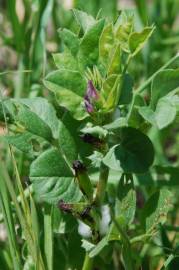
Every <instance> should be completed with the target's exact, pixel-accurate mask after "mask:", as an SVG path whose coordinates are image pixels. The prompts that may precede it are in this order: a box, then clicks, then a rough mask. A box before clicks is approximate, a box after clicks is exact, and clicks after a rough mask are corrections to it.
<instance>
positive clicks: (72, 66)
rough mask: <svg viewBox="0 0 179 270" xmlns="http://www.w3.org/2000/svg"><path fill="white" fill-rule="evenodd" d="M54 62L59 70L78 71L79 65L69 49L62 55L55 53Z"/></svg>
mask: <svg viewBox="0 0 179 270" xmlns="http://www.w3.org/2000/svg"><path fill="white" fill-rule="evenodd" d="M53 60H54V62H55V65H56V67H57V68H58V69H69V70H78V63H77V60H76V59H75V58H74V56H73V55H72V54H71V52H70V51H69V49H65V50H64V52H62V53H54V54H53Z"/></svg>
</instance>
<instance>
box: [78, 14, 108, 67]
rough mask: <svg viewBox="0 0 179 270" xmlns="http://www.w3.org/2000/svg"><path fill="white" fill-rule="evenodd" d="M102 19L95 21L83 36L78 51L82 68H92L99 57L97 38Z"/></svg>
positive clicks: (102, 22) (102, 25)
mask: <svg viewBox="0 0 179 270" xmlns="http://www.w3.org/2000/svg"><path fill="white" fill-rule="evenodd" d="M104 22H105V21H104V19H101V20H99V21H97V22H96V23H95V24H94V25H93V26H92V27H91V28H90V29H89V30H88V31H87V32H86V33H85V35H84V36H83V38H82V40H81V43H80V49H79V54H78V57H79V63H80V64H81V65H82V67H87V66H89V67H92V66H93V65H95V64H96V63H97V60H98V56H99V38H100V35H101V32H102V30H103V27H104Z"/></svg>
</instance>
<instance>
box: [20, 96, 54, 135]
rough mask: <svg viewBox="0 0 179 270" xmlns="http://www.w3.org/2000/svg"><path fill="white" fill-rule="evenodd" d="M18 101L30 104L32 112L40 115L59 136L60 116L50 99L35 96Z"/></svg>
mask: <svg viewBox="0 0 179 270" xmlns="http://www.w3.org/2000/svg"><path fill="white" fill-rule="evenodd" d="M18 101H19V102H20V103H22V104H25V105H26V106H28V107H29V109H30V110H31V111H32V112H34V113H35V114H36V115H37V116H39V118H41V119H42V121H44V122H45V123H46V124H47V125H48V126H49V127H50V128H51V131H52V133H53V136H54V138H58V118H57V115H56V111H55V109H54V107H53V106H52V105H51V104H50V103H49V102H48V100H46V99H45V98H41V97H35V98H23V99H20V100H18Z"/></svg>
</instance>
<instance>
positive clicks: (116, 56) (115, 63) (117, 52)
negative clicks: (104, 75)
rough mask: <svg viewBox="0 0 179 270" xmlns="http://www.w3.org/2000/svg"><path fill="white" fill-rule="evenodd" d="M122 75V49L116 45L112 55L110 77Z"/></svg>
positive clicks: (109, 69)
mask: <svg viewBox="0 0 179 270" xmlns="http://www.w3.org/2000/svg"><path fill="white" fill-rule="evenodd" d="M120 73H121V47H120V45H115V46H114V47H113V49H112V51H111V53H110V63H109V68H108V75H111V74H120Z"/></svg>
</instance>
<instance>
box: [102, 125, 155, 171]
mask: <svg viewBox="0 0 179 270" xmlns="http://www.w3.org/2000/svg"><path fill="white" fill-rule="evenodd" d="M120 136H121V143H120V144H119V145H115V146H114V147H112V148H111V149H110V150H109V152H108V153H107V154H106V156H105V157H104V159H103V162H104V163H105V164H106V165H107V166H108V167H109V168H111V169H113V170H117V171H121V170H123V171H124V172H126V173H144V172H146V171H147V170H148V169H149V167H150V166H151V165H152V163H153V160H154V149H153V145H152V142H151V141H150V139H149V138H148V137H147V136H146V135H145V134H143V133H142V132H140V131H139V130H137V129H134V128H131V127H126V128H123V129H122V130H121V134H120Z"/></svg>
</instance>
